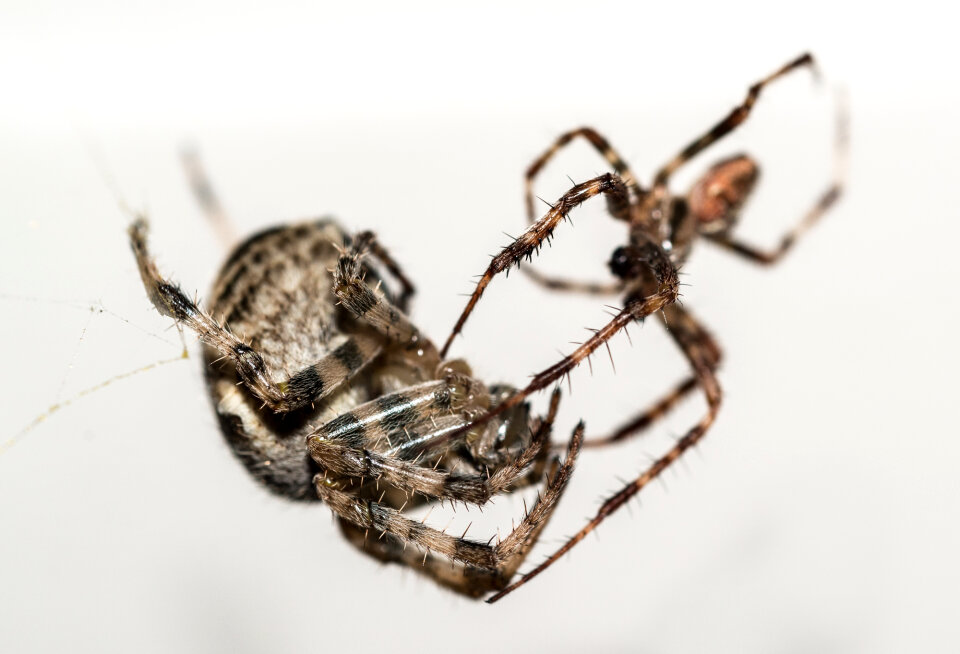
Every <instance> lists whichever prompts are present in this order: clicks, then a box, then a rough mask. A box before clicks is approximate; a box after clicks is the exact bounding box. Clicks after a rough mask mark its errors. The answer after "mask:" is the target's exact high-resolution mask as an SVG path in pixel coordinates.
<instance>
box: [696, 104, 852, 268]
mask: <svg viewBox="0 0 960 654" xmlns="http://www.w3.org/2000/svg"><path fill="white" fill-rule="evenodd" d="M848 147H849V114H848V112H847V108H846V105H845V103H844V102H843V100H842V98H841V100H840V102H839V103H838V109H837V126H836V136H835V140H834V170H833V180H832V182H831V183H830V185H829V186H828V187H827V189H826V190H825V191H824V192H823V193H822V194H821V195H820V197H818V198H817V200H816V202H814V204H813V206H812V207H811V208H810V209H809V210H808V211H807V213H806V214H805V215H804V216H803V218H802V219H801V220H800V222H799V223H798V224H797V225H796V226H795V227H794V228H793V229H791V230H790V231H789V232H787V233H786V234H785V235H784V236H783V237H782V238H781V239H780V243H779V244H778V245H777V246H776V247H775V248H773V249H772V250H761V249H759V248H756V247H754V246H752V245H750V244H748V243H744V242H743V241H740V240H737V239H735V238H733V237H732V236H730V235H729V234H727V233H725V232H720V233H718V234H706V237H707V238H708V239H709V240H710V241H712V242H713V243H716V244H717V245H720V246H722V247H724V248H727V249H728V250H730V251H732V252H734V253H736V254H739V255H740V256H742V257H746V258H747V259H750V260H752V261H755V262H757V263H760V264H768V265H769V264H774V263H777V262H778V261H779V260H780V259H781V258H782V257H783V256H784V255H785V254H786V253H787V252H788V251H789V250H790V248H791V247H793V245H794V244H795V243H796V242H797V240H798V239H799V238H800V237H801V236H802V235H803V234H804V233H805V232H806V231H807V230H808V229H810V228H811V227H813V226H814V224H816V223H817V222H818V221H819V220H820V218H822V217H823V215H824V214H825V213H826V212H827V211H828V210H829V209H830V208H831V207H832V206H833V205H834V204H835V203H836V202H837V200H838V199H839V198H840V195H841V194H842V193H843V189H844V186H845V183H846V173H847V155H848Z"/></svg>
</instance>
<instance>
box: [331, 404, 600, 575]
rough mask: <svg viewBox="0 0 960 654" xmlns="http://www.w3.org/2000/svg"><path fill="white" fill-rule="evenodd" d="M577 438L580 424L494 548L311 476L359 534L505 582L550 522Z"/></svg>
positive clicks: (580, 435)
mask: <svg viewBox="0 0 960 654" xmlns="http://www.w3.org/2000/svg"><path fill="white" fill-rule="evenodd" d="M582 439H583V423H580V424H579V425H577V428H576V429H575V430H574V432H573V435H572V437H571V439H570V447H569V449H568V451H567V457H566V459H565V460H564V462H563V465H561V466H560V468H559V470H557V472H556V474H555V475H554V476H553V477H552V478H551V479H550V480H548V482H547V484H546V487H545V489H544V492H543V493H542V494H541V495H540V497H539V498H538V499H537V501H536V502H535V503H534V504H533V506H532V507H531V508H530V510H529V511H528V512H527V514H526V515H525V516H524V518H523V519H522V520H521V521H520V523H519V524H518V525H517V526H516V528H515V529H514V530H513V531H511V532H510V534H508V535H507V536H506V537H505V538H504V539H502V540H501V541H500V542H498V543H497V544H496V545H487V544H484V543H479V542H476V541H473V540H469V539H467V538H464V537H456V536H451V535H449V534H446V533H444V532H442V531H439V530H437V529H434V528H432V527H428V526H427V525H425V524H424V523H423V522H419V521H415V520H410V519H408V518H406V517H404V516H403V514H401V513H400V512H399V511H397V510H396V509H393V508H390V507H388V506H385V505H382V504H380V503H378V502H373V501H370V500H366V499H363V498H359V497H356V496H354V495H351V494H350V493H348V492H344V491H343V490H340V489H339V488H338V486H339V482H338V481H336V480H331V479H329V478H327V479H326V480H325V479H324V477H323V475H317V477H316V478H315V480H314V481H315V484H316V487H317V494H318V495H319V496H320V499H321V500H323V501H324V502H325V503H326V504H327V506H329V507H330V508H331V509H332V510H333V511H334V512H335V513H336V514H337V515H338V516H340V517H341V518H344V519H346V520H347V521H349V522H351V523H352V524H354V525H356V526H357V527H360V528H361V529H364V530H373V531H376V532H384V533H386V534H388V535H390V536H393V537H394V538H396V539H398V540H400V541H401V542H403V543H410V544H414V545H417V546H419V547H421V548H423V549H426V550H427V551H428V552H433V553H436V554H439V555H442V556H445V557H447V558H449V559H452V560H454V561H459V562H461V563H465V564H467V565H468V566H472V567H476V568H482V569H484V570H488V571H492V572H495V573H497V575H498V576H499V577H501V578H504V579H509V577H510V576H512V573H513V571H514V570H515V569H516V567H517V566H519V564H520V562H521V561H522V559H523V557H524V556H526V554H527V552H529V550H530V548H531V547H532V546H533V544H534V542H535V541H536V539H537V537H538V536H539V534H540V533H541V531H542V529H543V527H544V526H545V524H546V522H547V520H548V519H549V518H550V515H551V514H552V512H553V510H554V508H555V507H556V505H557V502H558V501H559V499H560V497H561V496H562V495H563V491H564V490H565V488H566V486H567V482H568V481H569V479H570V475H571V473H572V471H573V466H574V462H575V461H576V458H577V455H578V453H579V451H580V445H581V442H582Z"/></svg>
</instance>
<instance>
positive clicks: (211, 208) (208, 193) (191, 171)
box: [181, 148, 237, 249]
mask: <svg viewBox="0 0 960 654" xmlns="http://www.w3.org/2000/svg"><path fill="white" fill-rule="evenodd" d="M181 160H182V161H183V167H184V169H185V170H186V173H187V180H188V181H189V182H190V188H191V189H192V190H193V196H194V197H195V198H196V199H197V202H198V203H199V204H200V208H201V209H202V210H203V213H205V214H206V216H207V220H209V221H210V223H211V224H212V225H213V228H214V229H215V230H216V232H217V236H218V237H219V238H220V243H221V244H222V245H223V246H224V248H227V249H229V248H230V247H231V246H232V245H233V244H234V243H236V242H237V234H236V230H235V229H234V226H233V222H232V221H231V220H230V217H229V216H227V212H226V211H224V210H223V205H221V204H220V200H219V199H218V198H217V194H216V192H214V190H213V185H212V184H211V183H210V177H209V176H208V175H207V171H206V170H204V168H203V164H201V163H200V156H199V155H198V154H197V151H196V150H194V149H192V148H188V149H185V150H184V151H183V153H182V154H181Z"/></svg>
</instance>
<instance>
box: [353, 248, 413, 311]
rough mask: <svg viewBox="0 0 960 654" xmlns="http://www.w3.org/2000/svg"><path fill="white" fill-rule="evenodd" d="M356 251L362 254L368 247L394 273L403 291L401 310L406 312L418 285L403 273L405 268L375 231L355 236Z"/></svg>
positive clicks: (399, 302)
mask: <svg viewBox="0 0 960 654" xmlns="http://www.w3.org/2000/svg"><path fill="white" fill-rule="evenodd" d="M354 244H355V245H354V253H355V254H362V252H363V250H362V248H364V247H365V248H366V250H367V251H369V252H370V253H372V254H373V255H374V256H376V257H377V259H379V260H380V261H381V262H382V263H383V265H384V266H386V268H387V270H389V271H390V274H391V275H393V276H394V277H395V278H396V280H397V281H398V282H400V286H401V287H402V289H403V290H402V291H401V292H400V297H399V299H398V300H397V305H398V306H399V307H400V310H401V311H403V312H406V311H407V309H408V306H409V304H410V300H411V299H412V298H413V296H414V294H415V293H416V292H417V289H416V287H415V286H414V285H413V282H412V281H410V278H409V277H407V276H406V275H405V274H404V273H403V269H402V268H400V264H399V263H397V261H396V260H395V259H394V258H393V257H392V256H391V255H390V253H389V252H388V251H387V249H386V248H385V247H384V246H383V245H382V244H381V243H380V241H379V240H377V237H376V235H375V234H374V233H373V232H369V231H368V232H360V233H359V234H357V235H356V236H355V237H354ZM357 244H360V245H361V249H359V250H358V249H357Z"/></svg>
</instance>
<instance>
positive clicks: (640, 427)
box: [583, 304, 723, 447]
mask: <svg viewBox="0 0 960 654" xmlns="http://www.w3.org/2000/svg"><path fill="white" fill-rule="evenodd" d="M663 313H664V317H665V318H666V322H667V325H668V326H669V330H670V335H671V336H672V337H673V339H674V341H676V342H677V344H678V345H679V346H680V348H681V349H684V348H685V344H687V343H689V344H693V343H696V344H697V348H698V349H699V350H700V351H701V352H702V353H703V358H704V361H705V362H706V363H707V364H708V365H709V366H710V369H711V370H713V371H714V372H715V371H716V370H717V368H718V367H719V365H720V359H721V358H722V356H723V352H722V351H721V350H720V347H719V345H717V342H716V341H715V340H714V338H713V337H712V336H711V335H710V333H709V332H707V330H706V329H704V328H703V327H702V326H701V325H700V324H699V323H698V322H697V321H696V320H694V318H693V316H691V315H690V312H688V311H684V310H681V309H680V307H678V306H677V305H676V304H671V305H668V306H666V307H664V309H663ZM696 388H697V376H696V375H692V376H690V377H687V378H686V379H684V380H683V381H682V382H680V383H679V384H678V385H677V386H675V387H674V388H673V390H671V391H670V392H669V393H667V394H666V395H664V396H663V397H661V398H660V399H659V400H657V401H656V402H655V403H654V404H652V405H651V406H650V407H648V408H647V409H646V410H645V411H643V412H641V413H639V414H638V415H637V416H635V417H634V418H632V419H630V420H629V421H627V422H626V423H624V424H623V425H621V426H620V427H618V428H617V429H616V430H615V431H614V432H613V433H612V434H610V435H609V436H605V437H602V438H588V439H585V440H584V441H583V446H584V447H603V446H605V445H612V444H614V443H618V442H620V441H622V440H625V439H627V438H630V437H632V436H635V435H637V434H639V433H641V432H642V431H644V430H645V429H647V428H648V427H650V425H652V424H653V423H654V422H656V421H657V420H659V419H660V418H663V417H664V416H665V415H667V413H669V411H670V410H671V409H673V408H674V407H675V406H676V405H677V404H679V403H680V401H681V400H682V399H683V398H684V397H686V396H687V395H688V394H689V393H690V392H691V391H693V390H694V389H696Z"/></svg>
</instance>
